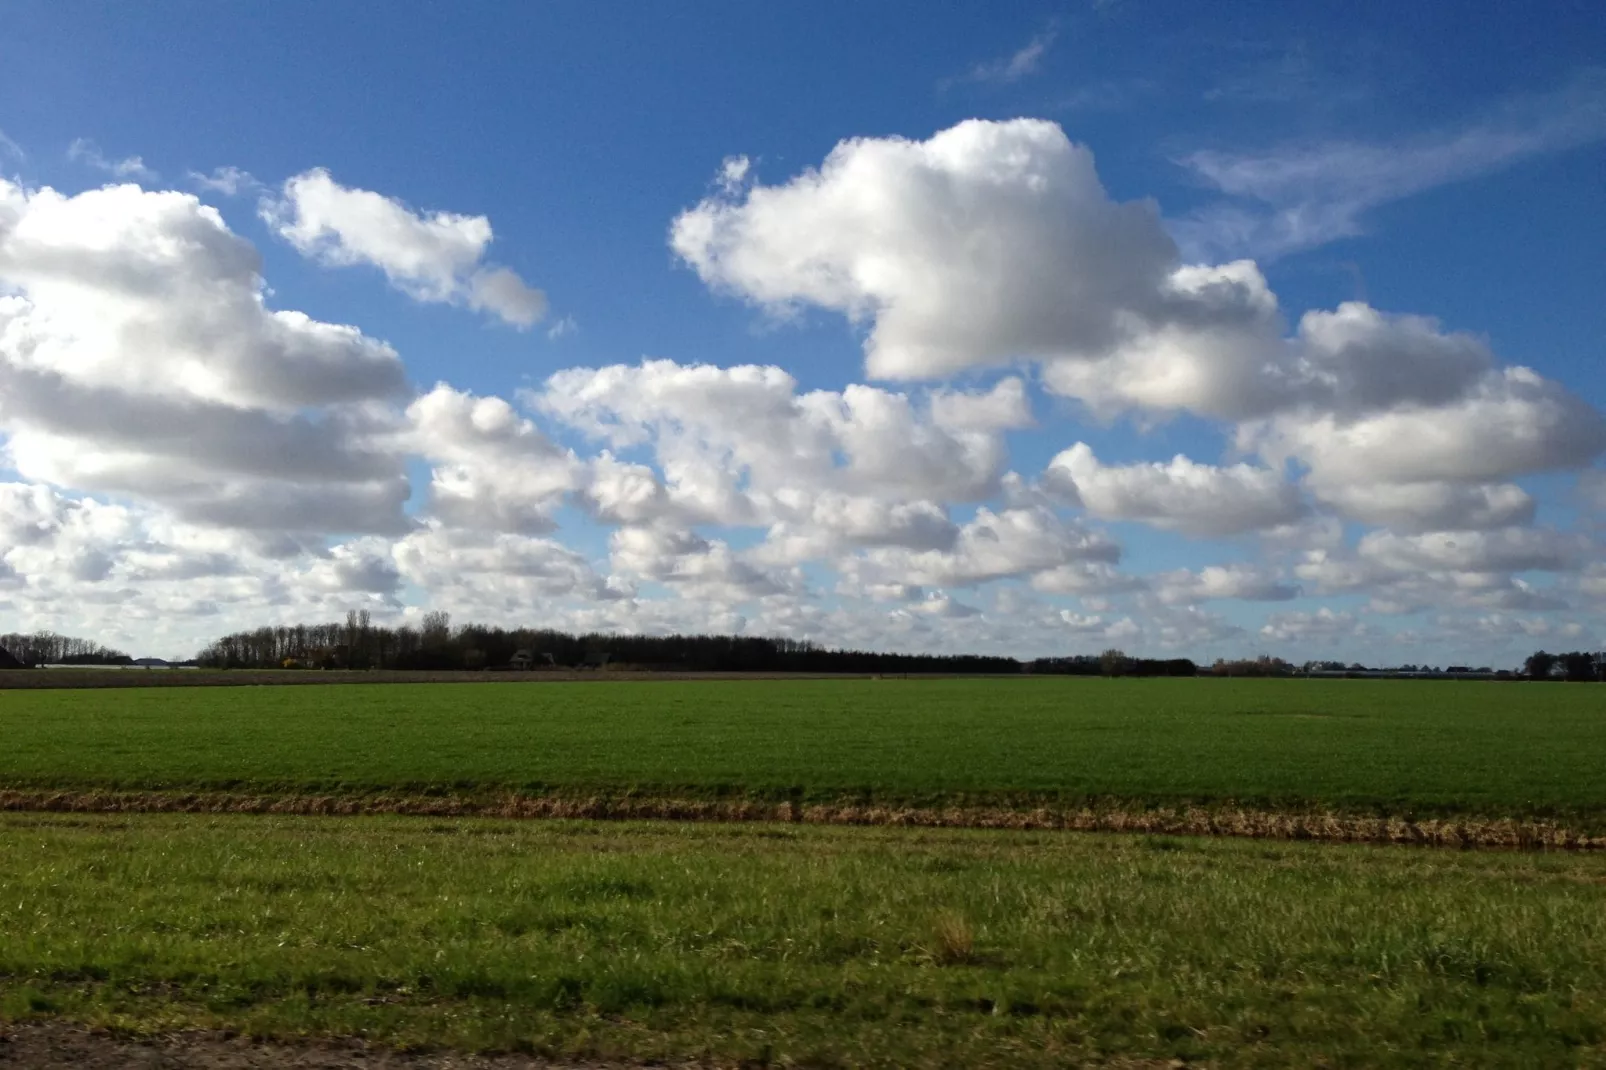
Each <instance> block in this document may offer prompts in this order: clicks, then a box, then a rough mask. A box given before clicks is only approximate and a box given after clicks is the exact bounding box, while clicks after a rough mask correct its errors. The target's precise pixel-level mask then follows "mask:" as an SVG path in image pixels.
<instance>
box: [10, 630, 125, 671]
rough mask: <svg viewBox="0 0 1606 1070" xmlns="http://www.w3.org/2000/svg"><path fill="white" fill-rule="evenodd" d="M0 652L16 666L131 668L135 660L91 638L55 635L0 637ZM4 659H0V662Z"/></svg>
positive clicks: (17, 634)
mask: <svg viewBox="0 0 1606 1070" xmlns="http://www.w3.org/2000/svg"><path fill="white" fill-rule="evenodd" d="M0 651H4V652H5V653H7V654H9V655H11V657H12V658H13V659H15V660H16V661H17V662H18V663H19V664H22V665H26V666H34V665H131V664H133V662H134V659H133V658H131V657H129V656H128V655H127V654H125V653H123V652H122V651H121V650H113V649H112V648H111V647H109V646H103V645H101V644H100V643H97V642H95V641H94V640H93V639H79V638H76V637H75V636H71V635H57V634H56V633H55V632H32V633H30V634H26V635H24V634H22V633H20V632H10V633H8V634H6V635H0ZM3 660H4V659H0V661H3Z"/></svg>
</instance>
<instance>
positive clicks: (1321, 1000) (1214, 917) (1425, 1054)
mask: <svg viewBox="0 0 1606 1070" xmlns="http://www.w3.org/2000/svg"><path fill="white" fill-rule="evenodd" d="M0 841H3V842H4V844H5V848H6V849H5V850H4V851H3V852H0V1020H5V1019H11V1020H21V1019H26V1018H29V1017H32V1016H51V1017H65V1018H71V1019H77V1020H81V1021H86V1022H89V1023H91V1024H94V1025H101V1026H112V1027H117V1028H123V1029H132V1030H135V1031H140V1030H168V1029H174V1028H183V1027H196V1026H199V1027H209V1028H227V1029H234V1030H240V1031H244V1032H247V1033H250V1034H254V1035H258V1036H269V1037H296V1036H303V1035H319V1034H339V1035H355V1036H361V1037H367V1038H369V1039H371V1040H375V1041H379V1042H383V1043H389V1044H397V1045H440V1046H447V1047H451V1048H457V1049H482V1050H484V1049H498V1050H528V1051H536V1052H542V1053H547V1054H562V1055H580V1056H591V1057H601V1058H615V1057H619V1058H632V1059H637V1058H639V1059H677V1058H683V1057H694V1058H704V1057H706V1058H708V1059H709V1060H710V1061H711V1062H712V1063H714V1064H715V1065H735V1064H737V1063H738V1062H739V1061H740V1060H751V1061H750V1062H746V1063H744V1064H743V1065H760V1064H761V1063H763V1062H764V1061H766V1060H767V1061H769V1062H771V1063H774V1064H777V1065H806V1066H888V1067H890V1066H939V1065H945V1066H994V1065H1009V1066H1024V1067H1030V1066H1045V1067H1047V1066H1064V1065H1080V1064H1081V1063H1082V1062H1083V1061H1084V1060H1089V1061H1099V1060H1105V1059H1110V1060H1114V1062H1113V1065H1117V1066H1132V1065H1139V1064H1137V1063H1135V1062H1131V1061H1122V1060H1136V1059H1145V1060H1147V1059H1153V1060H1157V1061H1156V1062H1154V1063H1152V1064H1151V1063H1149V1062H1144V1063H1142V1064H1141V1065H1145V1066H1147V1065H1157V1066H1158V1065H1165V1061H1166V1060H1170V1059H1186V1060H1190V1061H1204V1062H1207V1063H1208V1064H1209V1065H1213V1066H1221V1067H1231V1066H1287V1065H1301V1066H1315V1065H1325V1066H1334V1067H1336V1066H1366V1067H1377V1066H1396V1065H1399V1066H1407V1065H1435V1066H1437V1065H1464V1066H1480V1067H1499V1066H1510V1067H1532V1066H1602V1065H1606V858H1603V857H1601V856H1598V855H1594V854H1578V853H1560V854H1547V855H1531V854H1516V853H1498V852H1476V851H1474V852H1457V851H1436V850H1423V849H1418V848H1384V847H1344V846H1335V845H1322V844H1310V843H1278V844H1266V843H1255V842H1248V841H1221V840H1175V839H1153V838H1136V837H1125V836H1068V835H1063V834H1055V833H1017V834H999V833H985V832H964V831H951V830H950V831H919V830H908V829H902V830H895V829H841V828H820V827H799V826H786V825H772V826H762V825H757V826H721V825H676V824H672V823H651V824H628V823H609V824H602V825H598V824H586V823H569V822H508V821H493V820H482V819H459V820H454V821H444V822H435V821H430V820H427V819H417V818H413V819H408V818H305V817H302V818H284V817H264V816H254V817H247V816H233V817H216V816H193V815H121V816H113V815H96V816H62V815H42V814H6V815H0Z"/></svg>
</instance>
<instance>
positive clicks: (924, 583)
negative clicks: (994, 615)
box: [839, 508, 1121, 587]
mask: <svg viewBox="0 0 1606 1070" xmlns="http://www.w3.org/2000/svg"><path fill="white" fill-rule="evenodd" d="M1120 557H1121V548H1120V546H1119V545H1117V544H1116V543H1115V542H1114V541H1112V540H1111V539H1110V538H1109V537H1108V536H1105V535H1103V534H1101V533H1098V532H1095V531H1091V530H1088V529H1086V528H1083V527H1080V526H1079V525H1076V524H1071V523H1067V522H1066V521H1064V520H1061V519H1060V518H1059V517H1057V516H1055V515H1054V514H1053V513H1052V512H1050V511H1048V510H1047V509H1042V508H1035V509H1005V510H1002V511H1000V512H996V513H995V512H993V511H992V510H990V509H986V508H982V509H978V510H977V511H976V516H975V518H974V519H973V520H971V521H970V522H969V523H966V524H964V525H962V526H961V527H960V529H959V531H958V533H957V535H956V537H955V539H954V541H953V545H952V547H950V548H948V549H928V550H915V549H910V548H908V547H902V546H891V547H881V548H875V549H871V550H866V551H864V552H863V553H861V554H860V555H859V556H858V557H856V558H852V559H849V560H848V561H846V562H844V563H842V564H841V565H840V566H839V567H841V568H843V570H844V571H846V572H847V573H848V574H849V575H850V576H852V577H853V578H854V579H855V580H856V581H857V582H859V583H860V584H861V585H865V586H868V585H870V584H886V583H901V584H907V585H910V586H916V587H968V586H971V585H973V584H978V583H986V582H989V581H992V580H999V579H1007V578H1013V577H1017V576H1029V575H1031V574H1033V573H1042V572H1050V571H1053V570H1056V569H1058V568H1060V567H1062V566H1065V565H1069V564H1073V563H1081V562H1102V563H1105V564H1114V563H1116V562H1117V561H1119V560H1120Z"/></svg>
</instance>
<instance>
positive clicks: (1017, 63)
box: [942, 23, 1059, 88]
mask: <svg viewBox="0 0 1606 1070" xmlns="http://www.w3.org/2000/svg"><path fill="white" fill-rule="evenodd" d="M1058 37H1059V26H1058V25H1057V24H1054V23H1050V24H1049V25H1048V27H1046V28H1045V29H1043V30H1042V31H1041V32H1039V33H1038V34H1037V35H1036V36H1034V37H1033V38H1032V39H1031V40H1030V41H1028V42H1026V44H1024V45H1022V46H1021V47H1020V48H1017V49H1016V50H1015V51H1014V52H1011V53H1010V54H1009V55H1007V56H1002V57H1000V58H998V59H993V60H988V61H987V62H985V63H978V64H976V65H975V66H973V67H971V68H970V70H969V71H967V72H965V73H964V74H963V75H960V76H959V77H958V78H949V79H946V80H944V82H943V83H942V87H943V88H947V87H948V86H950V85H954V84H958V83H964V82H998V83H1004V84H1008V83H1012V82H1018V81H1020V80H1021V79H1022V78H1025V77H1026V76H1027V75H1029V74H1034V73H1036V71H1037V68H1038V66H1039V65H1040V64H1041V63H1042V61H1043V57H1044V56H1045V55H1047V54H1048V50H1049V49H1050V48H1052V47H1054V41H1055V40H1056V39H1057V38H1058Z"/></svg>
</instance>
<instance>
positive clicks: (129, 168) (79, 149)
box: [67, 137, 160, 180]
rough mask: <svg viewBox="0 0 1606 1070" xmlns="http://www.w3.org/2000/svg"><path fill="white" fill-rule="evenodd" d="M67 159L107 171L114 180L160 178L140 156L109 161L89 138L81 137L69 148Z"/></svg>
mask: <svg viewBox="0 0 1606 1070" xmlns="http://www.w3.org/2000/svg"><path fill="white" fill-rule="evenodd" d="M67 158H68V159H69V160H76V161H77V162H79V163H82V164H88V165H89V166H90V167H93V168H94V169H95V170H97V171H105V172H106V173H107V174H109V175H111V176H112V177H113V178H139V179H146V180H151V179H155V178H158V177H160V176H158V175H157V173H156V172H155V171H153V170H151V169H150V168H149V167H146V166H145V161H144V160H142V159H140V158H139V157H138V156H125V157H124V158H122V159H121V160H113V159H109V158H108V157H107V156H106V154H105V153H103V152H101V151H100V146H99V145H97V144H95V143H94V142H93V141H91V140H90V139H89V138H86V137H81V138H78V139H77V140H76V141H74V142H73V143H72V144H71V145H69V146H67Z"/></svg>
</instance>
